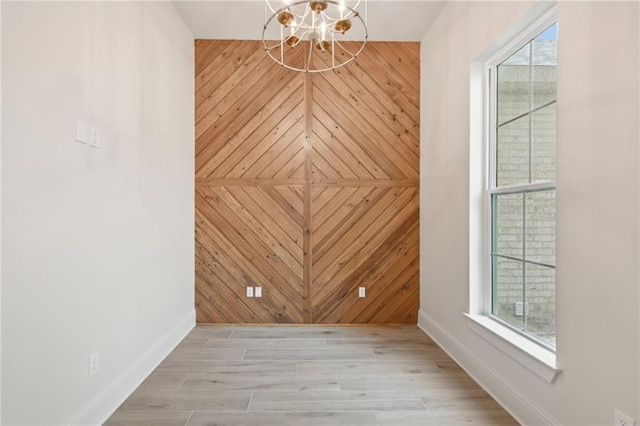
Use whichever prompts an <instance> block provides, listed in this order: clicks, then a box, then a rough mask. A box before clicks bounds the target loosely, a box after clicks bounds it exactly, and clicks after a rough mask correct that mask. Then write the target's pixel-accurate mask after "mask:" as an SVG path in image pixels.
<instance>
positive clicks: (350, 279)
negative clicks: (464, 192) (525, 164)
mask: <svg viewBox="0 0 640 426" xmlns="http://www.w3.org/2000/svg"><path fill="white" fill-rule="evenodd" d="M304 50H305V49H296V52H295V54H296V55H297V56H296V60H299V61H304V60H305V58H304V54H305V52H304ZM419 52H420V48H419V44H418V43H382V42H372V43H367V46H366V47H365V50H364V51H363V53H362V54H361V56H359V57H358V59H357V61H356V62H353V63H351V64H349V65H347V66H346V67H343V68H340V69H338V70H335V71H332V72H324V73H319V74H313V73H307V74H305V73H300V72H294V71H290V70H288V69H285V68H283V67H281V66H279V65H277V64H275V63H274V62H273V61H272V60H271V59H270V58H269V57H268V56H267V55H266V53H265V52H264V50H263V48H262V44H261V42H257V41H228V40H196V43H195V58H196V64H195V70H196V76H195V89H196V94H195V99H196V158H195V163H196V167H195V168H196V194H195V195H196V217H195V222H196V241H195V244H196V265H195V268H196V312H197V321H198V323H325V324H332V323H369V324H398V323H415V322H416V321H417V313H418V304H419V293H418V288H419V282H418V264H419V259H418V253H419V252H418V245H419V226H418V216H419V212H418V207H419V202H418V184H419V118H420V113H419V105H420V101H419V93H420V87H419V86H420V77H419V76H420V60H419ZM313 60H314V61H315V60H319V61H325V60H326V57H324V56H323V55H322V54H316V55H314V58H313ZM247 286H261V287H262V288H263V297H262V298H247V297H246V296H245V294H246V291H245V287H247ZM361 286H362V287H366V289H367V296H366V297H365V298H359V297H358V287H361Z"/></svg>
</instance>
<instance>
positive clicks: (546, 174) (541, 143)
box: [531, 104, 556, 182]
mask: <svg viewBox="0 0 640 426" xmlns="http://www.w3.org/2000/svg"><path fill="white" fill-rule="evenodd" d="M531 127H532V128H531V181H532V182H539V181H555V180H556V104H551V105H549V106H546V107H544V108H542V109H539V110H538V111H536V112H534V113H533V114H532V115H531Z"/></svg>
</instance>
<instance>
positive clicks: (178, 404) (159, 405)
mask: <svg viewBox="0 0 640 426" xmlns="http://www.w3.org/2000/svg"><path fill="white" fill-rule="evenodd" d="M250 399H251V392H249V391H246V392H245V391H225V392H187V391H172V392H168V391H145V390H137V391H135V392H134V393H133V395H131V396H130V397H129V398H128V399H127V400H126V401H125V402H124V403H123V404H122V406H121V407H120V409H121V410H181V411H185V410H190V411H197V410H199V411H246V410H247V408H248V407H249V400H250Z"/></svg>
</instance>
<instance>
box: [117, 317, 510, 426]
mask: <svg viewBox="0 0 640 426" xmlns="http://www.w3.org/2000/svg"><path fill="white" fill-rule="evenodd" d="M517 424H518V423H517V422H516V421H515V420H514V419H513V418H512V417H511V416H510V415H509V414H508V413H506V412H505V411H504V410H503V409H502V408H501V407H500V406H499V405H498V404H497V403H496V402H495V401H494V400H493V399H492V398H491V397H490V396H489V395H488V394H487V393H486V392H484V391H483V390H482V389H481V388H480V387H479V386H478V385H477V384H476V383H475V382H474V381H473V380H472V379H471V378H470V377H469V376H468V375H467V374H466V373H465V372H464V371H463V370H462V369H461V368H460V367H459V366H458V365H457V364H456V363H455V362H454V361H452V360H451V358H449V357H448V356H447V354H446V353H444V351H442V349H440V348H439V347H438V346H437V345H436V344H435V343H434V342H433V341H432V340H431V339H430V338H429V337H428V336H426V335H425V334H424V333H423V332H422V331H421V330H420V329H418V328H417V327H391V326H390V327H367V326H365V327H358V326H344V327H343V326H335V327H317V326H199V327H196V328H195V329H194V330H193V331H192V332H191V333H190V334H189V335H188V336H187V337H186V338H185V339H184V340H183V341H182V342H181V343H180V345H179V346H178V347H177V348H176V349H175V350H174V351H173V352H172V353H171V354H170V355H169V356H168V357H167V358H166V359H165V360H164V361H163V362H162V364H160V365H159V366H158V368H157V369H156V370H155V371H154V372H153V373H152V374H151V375H150V376H149V378H147V380H145V382H144V383H142V384H141V385H140V387H139V388H138V389H137V390H136V391H135V392H134V393H133V394H132V395H131V396H130V397H129V398H128V399H127V400H126V401H125V402H124V403H123V404H122V406H120V408H119V409H118V410H117V411H116V412H115V413H114V414H113V416H112V417H111V418H110V419H109V420H108V421H107V423H106V425H109V426H115V425H127V426H133V425H153V426H170V425H171V426H173V425H180V426H184V425H188V426H196V425H197V426H204V425H209V426H213V425H219V426H223V425H224V426H226V425H234V426H238V425H261V426H269V425H273V426H307V425H313V426H329V425H331V426H337V425H345V426H376V425H377V426H387V425H390V426H404V425H407V426H409V425H420V426H425V425H438V426H446V425H517Z"/></svg>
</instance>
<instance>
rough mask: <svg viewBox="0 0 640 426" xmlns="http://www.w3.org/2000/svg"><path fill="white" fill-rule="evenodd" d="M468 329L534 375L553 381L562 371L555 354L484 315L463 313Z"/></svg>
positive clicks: (549, 381)
mask: <svg viewBox="0 0 640 426" xmlns="http://www.w3.org/2000/svg"><path fill="white" fill-rule="evenodd" d="M464 315H465V317H467V325H468V326H469V329H471V331H473V332H474V333H476V334H478V335H479V336H480V337H482V338H483V339H485V340H486V341H487V342H489V343H491V344H492V345H494V346H495V347H496V348H498V349H500V350H501V351H502V352H504V353H505V354H507V355H509V356H510V357H511V358H513V359H514V360H516V361H517V362H519V363H520V364H522V365H523V366H524V367H526V368H527V369H528V370H530V371H531V372H533V373H534V374H535V375H537V376H538V377H540V378H541V379H543V380H544V381H546V382H547V383H553V381H554V380H555V378H556V377H557V376H558V374H559V373H560V372H561V371H562V370H561V369H560V368H558V365H557V364H556V354H555V352H553V351H550V350H549V349H546V348H544V347H542V346H540V345H538V344H536V343H534V342H532V341H530V340H529V339H527V338H526V337H523V336H521V335H520V334H518V333H516V332H515V331H513V330H511V329H509V328H508V327H505V326H504V325H502V324H500V323H498V322H496V321H494V320H492V319H491V318H489V317H488V316H486V315H471V314H466V313H465V314H464Z"/></svg>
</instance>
